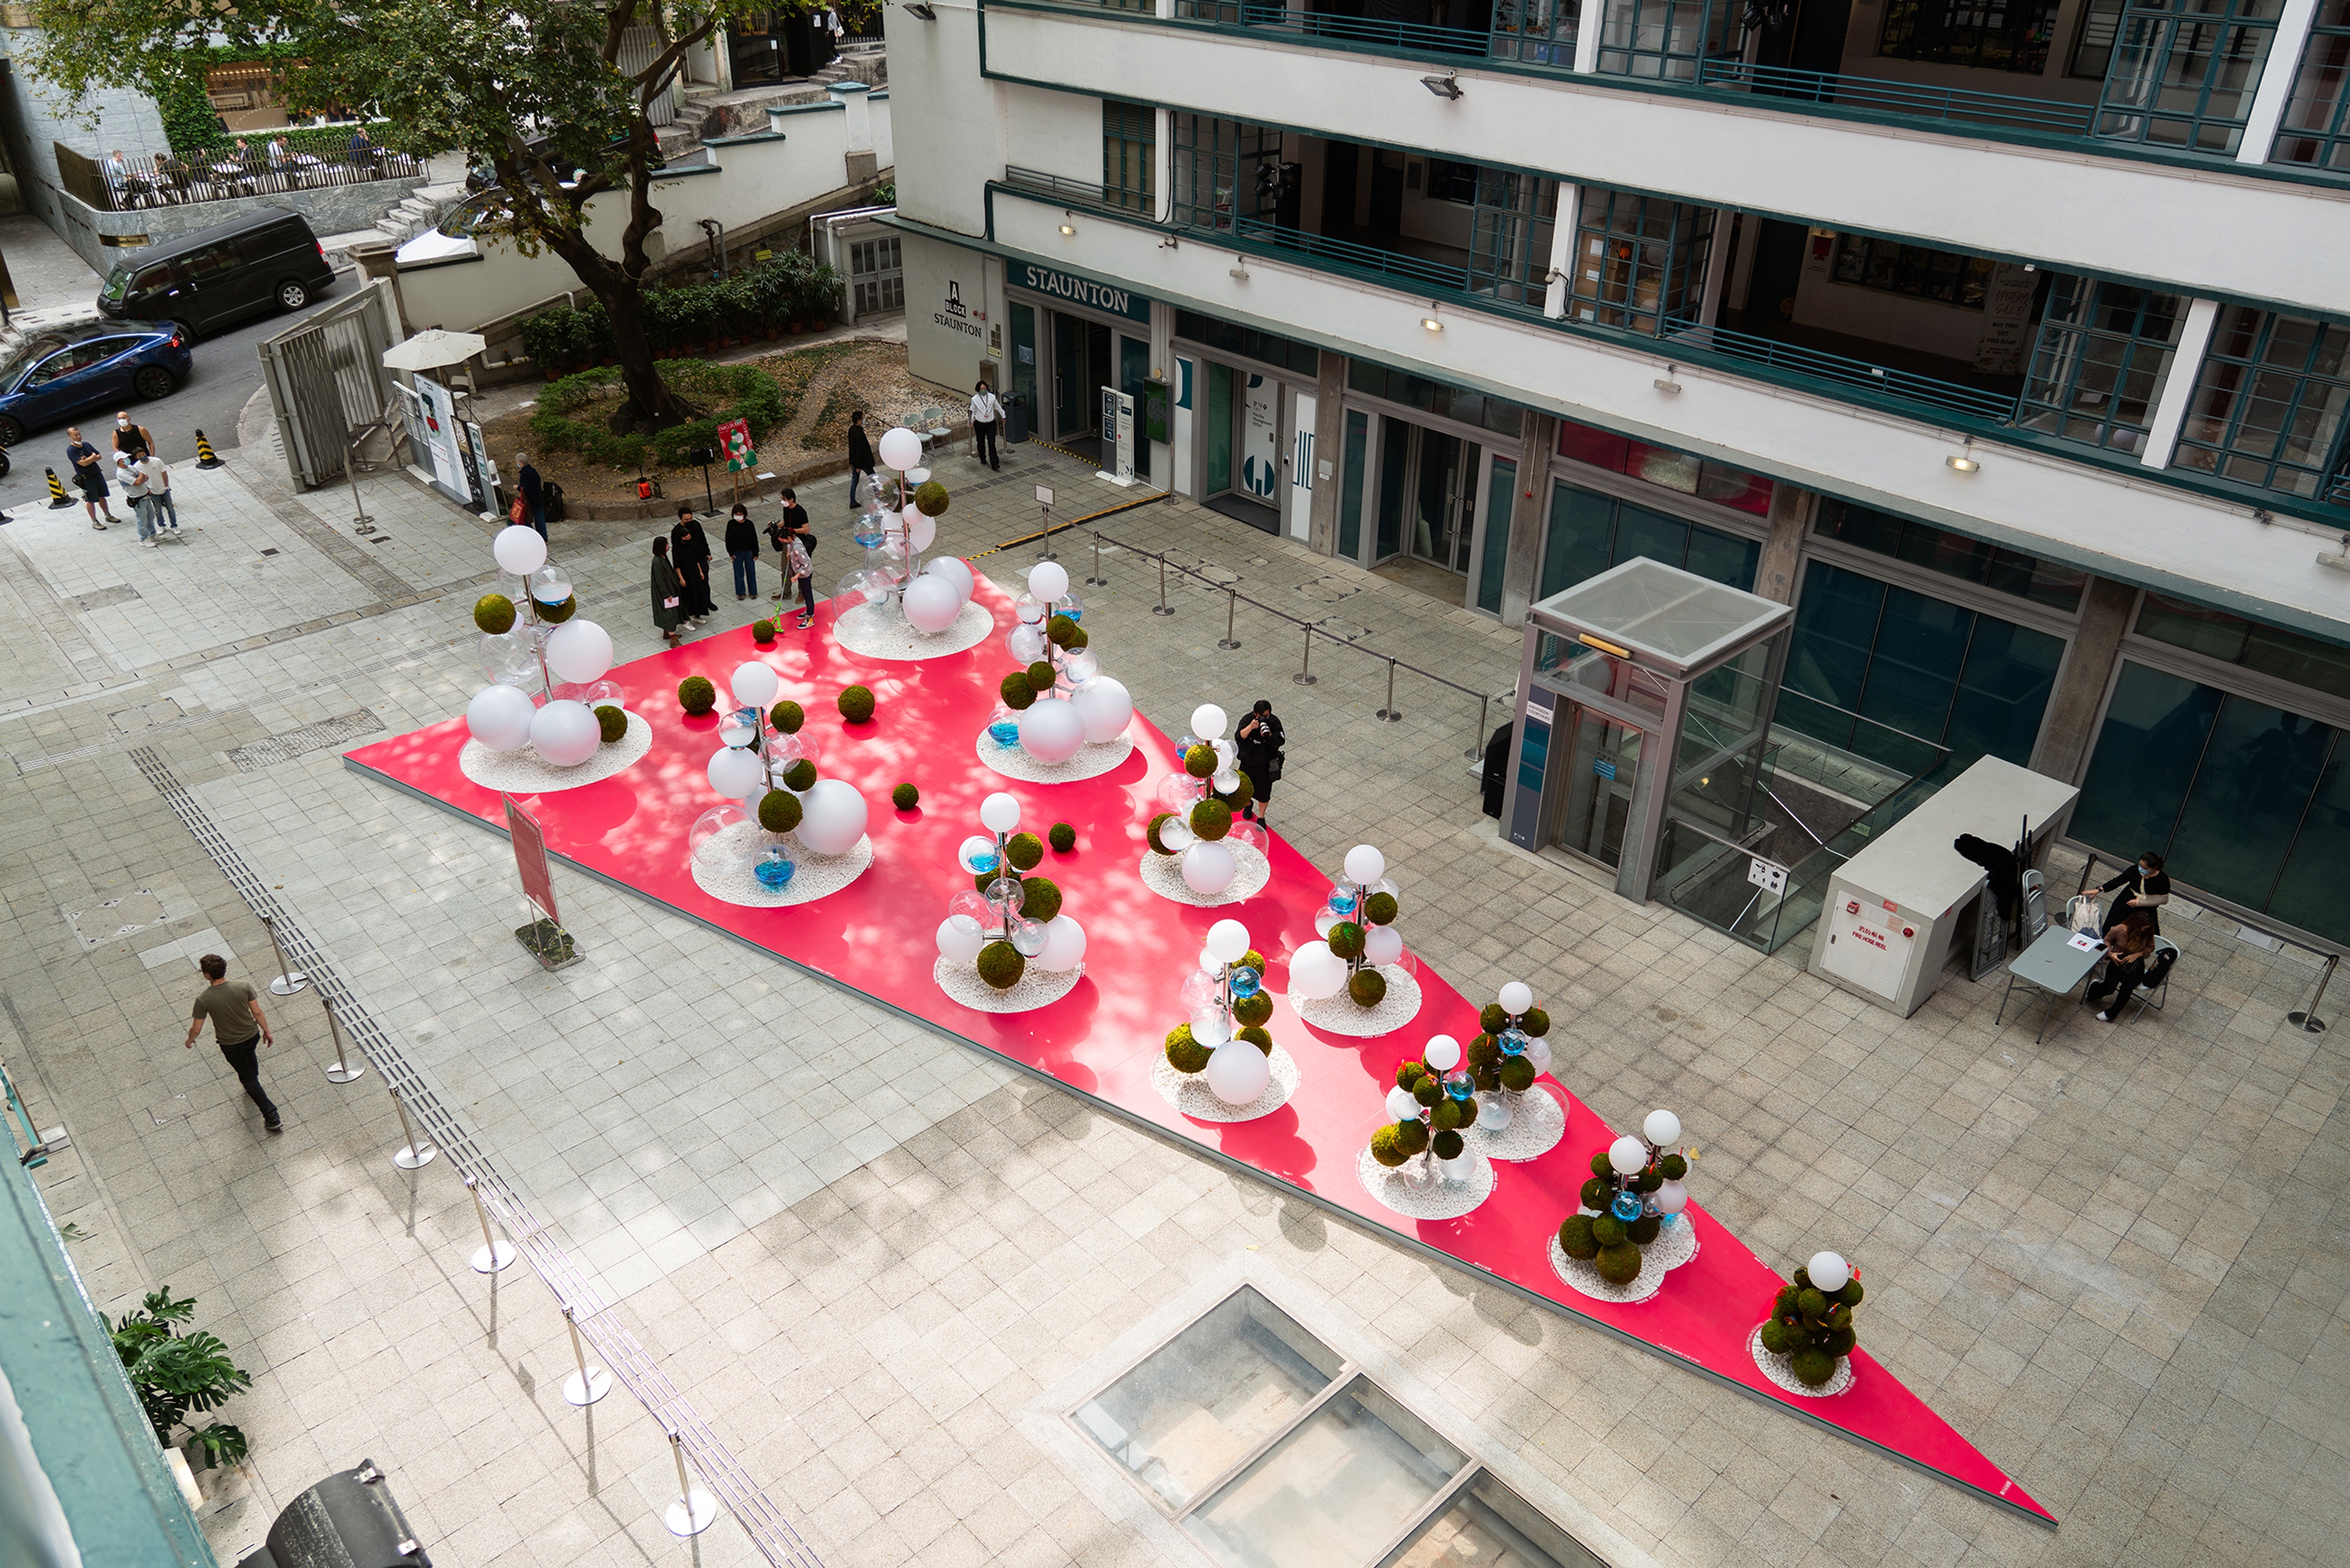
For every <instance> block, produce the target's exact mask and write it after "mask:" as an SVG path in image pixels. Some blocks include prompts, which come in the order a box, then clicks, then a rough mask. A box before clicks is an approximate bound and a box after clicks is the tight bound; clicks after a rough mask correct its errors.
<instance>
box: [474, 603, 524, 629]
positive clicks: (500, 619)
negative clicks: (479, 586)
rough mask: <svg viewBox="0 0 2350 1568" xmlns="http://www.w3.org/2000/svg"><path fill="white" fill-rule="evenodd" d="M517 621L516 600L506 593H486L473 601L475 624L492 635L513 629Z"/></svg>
mask: <svg viewBox="0 0 2350 1568" xmlns="http://www.w3.org/2000/svg"><path fill="white" fill-rule="evenodd" d="M514 623H515V606H514V600H512V599H510V598H508V597H505V595H504V594H484V595H483V596H482V597H480V598H478V599H475V600H474V601H473V624H474V625H475V626H478V627H480V628H482V629H483V630H484V631H486V632H488V633H489V634H490V635H491V636H492V637H495V636H497V635H498V634H499V633H500V632H504V631H512V630H513V629H514Z"/></svg>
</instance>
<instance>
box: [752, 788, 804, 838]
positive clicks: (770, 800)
mask: <svg viewBox="0 0 2350 1568" xmlns="http://www.w3.org/2000/svg"><path fill="white" fill-rule="evenodd" d="M799 825H800V797H799V796H797V795H795V794H793V793H792V792H791V791H789V790H787V789H771V790H769V791H768V792H767V793H766V794H763V795H761V796H760V797H759V826H762V827H764V828H765V829H766V830H767V831H768V832H770V833H789V832H790V831H791V830H792V829H793V828H795V827H797V826H799Z"/></svg>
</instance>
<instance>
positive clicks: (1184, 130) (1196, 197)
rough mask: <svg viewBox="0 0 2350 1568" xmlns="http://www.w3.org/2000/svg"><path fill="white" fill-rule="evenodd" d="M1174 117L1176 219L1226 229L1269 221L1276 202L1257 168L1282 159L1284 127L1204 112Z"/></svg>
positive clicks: (1176, 220)
mask: <svg viewBox="0 0 2350 1568" xmlns="http://www.w3.org/2000/svg"><path fill="white" fill-rule="evenodd" d="M1174 122H1175V149H1174V157H1173V160H1172V161H1173V165H1174V172H1173V174H1172V176H1171V182H1172V183H1173V185H1174V187H1175V189H1174V192H1173V194H1174V221H1175V222H1176V223H1186V224H1189V225H1191V227H1193V228H1202V229H1227V230H1231V229H1238V228H1241V227H1243V226H1246V225H1253V224H1256V223H1260V222H1269V221H1270V220H1271V219H1272V217H1273V202H1271V201H1270V200H1267V199H1266V189H1265V186H1264V183H1263V182H1262V181H1261V180H1260V179H1259V178H1258V177H1257V169H1258V166H1259V165H1260V164H1263V163H1265V162H1267V161H1271V162H1273V163H1274V164H1275V165H1276V166H1277V165H1278V164H1279V162H1280V159H1281V132H1279V131H1278V130H1270V129H1268V128H1266V127H1264V126H1261V125H1249V124H1245V123H1243V122H1242V121H1240V120H1236V119H1214V118H1213V117H1211V116H1209V115H1204V114H1178V115H1176V116H1175V117H1174Z"/></svg>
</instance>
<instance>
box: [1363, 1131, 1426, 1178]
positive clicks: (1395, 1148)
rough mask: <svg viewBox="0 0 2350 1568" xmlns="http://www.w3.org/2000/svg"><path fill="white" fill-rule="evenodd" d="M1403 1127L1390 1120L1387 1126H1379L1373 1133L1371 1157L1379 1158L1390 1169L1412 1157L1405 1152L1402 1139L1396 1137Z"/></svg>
mask: <svg viewBox="0 0 2350 1568" xmlns="http://www.w3.org/2000/svg"><path fill="white" fill-rule="evenodd" d="M1413 1125H1415V1126H1417V1125H1418V1124H1416V1123H1415V1124H1413ZM1401 1130H1402V1129H1401V1128H1400V1127H1397V1126H1396V1125H1395V1124H1394V1123H1392V1122H1390V1123H1388V1125H1387V1126H1386V1127H1381V1128H1379V1130H1378V1131H1377V1132H1375V1133H1373V1134H1372V1135H1371V1158H1373V1159H1376V1160H1378V1162H1379V1163H1380V1164H1381V1165H1384V1166H1386V1167H1387V1168H1388V1169H1389V1170H1393V1169H1394V1168H1396V1167H1397V1166H1399V1165H1401V1164H1402V1163H1403V1162H1404V1161H1405V1160H1407V1159H1409V1158H1411V1156H1410V1155H1409V1154H1408V1153H1406V1152H1405V1150H1404V1147H1403V1144H1402V1142H1401V1140H1399V1138H1398V1137H1396V1135H1397V1134H1398V1133H1399V1132H1400V1131H1401Z"/></svg>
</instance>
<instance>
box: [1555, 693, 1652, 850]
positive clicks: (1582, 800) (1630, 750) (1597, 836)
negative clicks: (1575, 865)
mask: <svg viewBox="0 0 2350 1568" xmlns="http://www.w3.org/2000/svg"><path fill="white" fill-rule="evenodd" d="M1560 728H1561V730H1563V731H1564V732H1565V735H1566V738H1567V757H1566V764H1567V775H1566V801H1565V805H1564V806H1563V807H1562V808H1561V809H1560V811H1559V818H1558V846H1559V847H1560V848H1562V849H1564V850H1566V851H1567V852H1568V853H1569V854H1573V855H1578V856H1581V857H1583V858H1584V859H1586V860H1590V861H1594V862H1596V863H1597V864H1599V865H1601V866H1605V867H1607V869H1608V870H1610V871H1620V870H1622V869H1623V864H1624V833H1625V829H1626V828H1627V826H1629V824H1630V823H1631V820H1632V785H1633V784H1634V782H1635V781H1636V780H1638V778H1639V776H1640V742H1641V741H1642V739H1643V732H1641V731H1640V730H1638V729H1636V728H1634V727H1633V726H1632V725H1630V724H1627V723H1625V722H1623V721H1622V720H1620V719H1617V718H1614V717H1612V716H1610V715H1608V714H1606V713H1602V712H1599V711H1596V709H1591V708H1586V707H1585V706H1584V705H1583V704H1582V703H1580V702H1568V703H1566V704H1565V713H1564V715H1563V722H1562V723H1561V725H1560Z"/></svg>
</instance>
